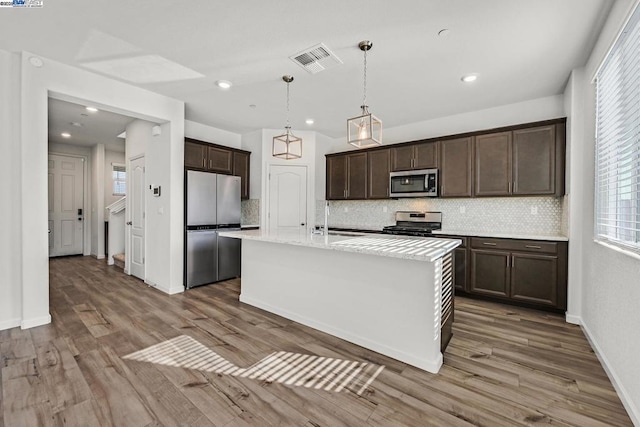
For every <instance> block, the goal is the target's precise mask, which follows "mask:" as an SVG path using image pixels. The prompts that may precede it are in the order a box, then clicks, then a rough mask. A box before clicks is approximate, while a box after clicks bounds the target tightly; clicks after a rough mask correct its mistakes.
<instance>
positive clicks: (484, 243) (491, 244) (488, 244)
mask: <svg viewBox="0 0 640 427" xmlns="http://www.w3.org/2000/svg"><path fill="white" fill-rule="evenodd" d="M482 244H483V245H487V246H495V245H496V243H488V242H482Z"/></svg>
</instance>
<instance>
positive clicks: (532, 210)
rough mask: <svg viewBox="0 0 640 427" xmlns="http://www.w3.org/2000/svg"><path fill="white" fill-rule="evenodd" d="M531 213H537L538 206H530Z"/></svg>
mask: <svg viewBox="0 0 640 427" xmlns="http://www.w3.org/2000/svg"><path fill="white" fill-rule="evenodd" d="M531 215H538V207H537V206H531Z"/></svg>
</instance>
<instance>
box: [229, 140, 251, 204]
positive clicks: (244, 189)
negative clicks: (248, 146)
mask: <svg viewBox="0 0 640 427" xmlns="http://www.w3.org/2000/svg"><path fill="white" fill-rule="evenodd" d="M250 158H251V154H249V153H246V152H242V151H234V152H233V175H235V176H239V177H240V178H242V180H241V187H240V188H241V191H240V198H241V199H242V200H246V199H248V198H249V169H250V168H249V165H250V163H249V162H250Z"/></svg>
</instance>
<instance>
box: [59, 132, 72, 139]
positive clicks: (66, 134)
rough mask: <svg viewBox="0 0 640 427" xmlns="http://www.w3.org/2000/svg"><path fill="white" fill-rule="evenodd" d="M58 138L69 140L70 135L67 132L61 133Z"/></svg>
mask: <svg viewBox="0 0 640 427" xmlns="http://www.w3.org/2000/svg"><path fill="white" fill-rule="evenodd" d="M60 136H61V137H63V138H71V134H70V133H69V132H62V133H61V134H60Z"/></svg>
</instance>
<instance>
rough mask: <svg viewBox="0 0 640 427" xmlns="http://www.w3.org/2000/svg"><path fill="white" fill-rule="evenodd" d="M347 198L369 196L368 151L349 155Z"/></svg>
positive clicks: (364, 197)
mask: <svg viewBox="0 0 640 427" xmlns="http://www.w3.org/2000/svg"><path fill="white" fill-rule="evenodd" d="M347 177H348V178H347V198H348V199H366V198H367V153H366V152H361V153H357V154H349V155H348V156H347Z"/></svg>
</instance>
